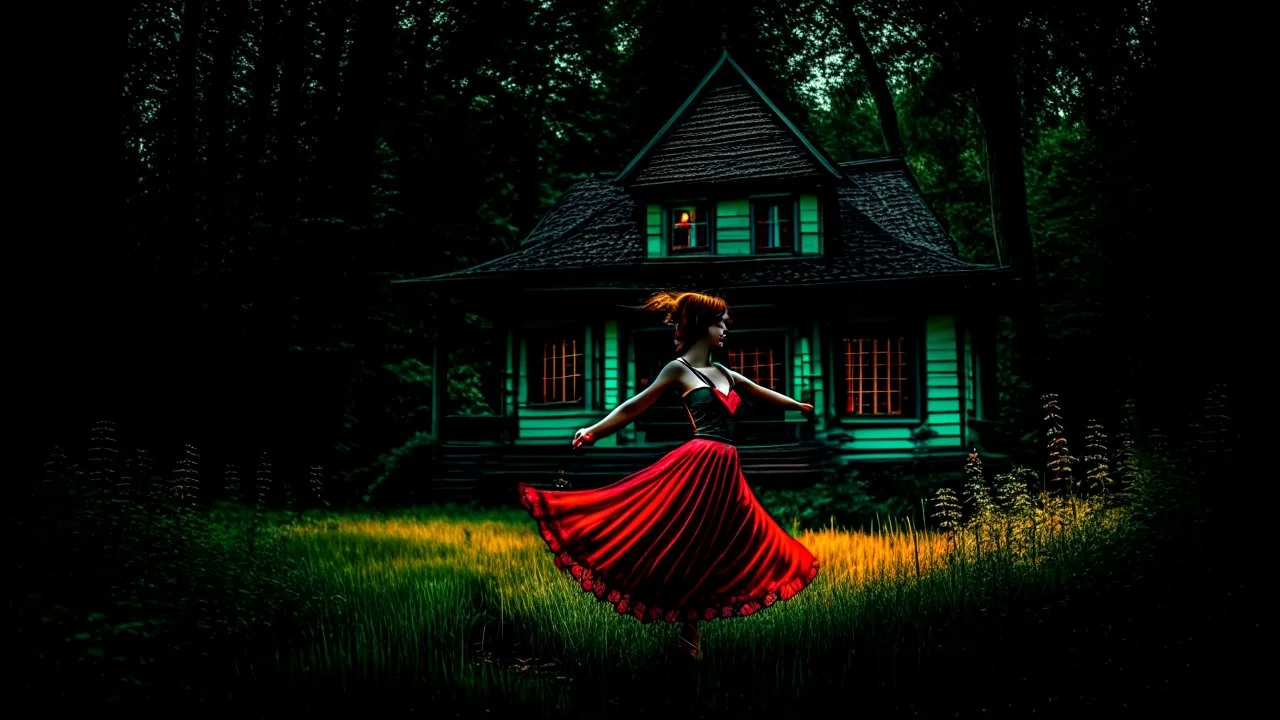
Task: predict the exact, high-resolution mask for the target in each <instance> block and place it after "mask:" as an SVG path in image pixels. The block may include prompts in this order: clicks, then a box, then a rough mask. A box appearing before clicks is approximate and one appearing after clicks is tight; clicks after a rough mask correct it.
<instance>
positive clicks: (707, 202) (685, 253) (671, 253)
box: [662, 197, 716, 258]
mask: <svg viewBox="0 0 1280 720" xmlns="http://www.w3.org/2000/svg"><path fill="white" fill-rule="evenodd" d="M690 207H691V208H696V209H697V210H698V211H701V212H703V217H704V218H706V219H705V223H706V225H705V227H706V231H707V245H706V247H700V248H697V249H692V250H677V249H675V247H674V246H673V245H672V242H674V240H675V232H674V230H675V227H674V225H673V222H674V221H673V219H672V218H674V216H675V215H674V213H675V212H676V211H677V210H680V209H683V208H690ZM662 246H663V249H664V250H665V251H666V254H667V257H671V258H683V257H704V256H707V255H715V252H716V201H715V200H714V199H713V198H705V197H704V198H689V199H686V200H679V201H668V202H666V203H663V205H662Z"/></svg>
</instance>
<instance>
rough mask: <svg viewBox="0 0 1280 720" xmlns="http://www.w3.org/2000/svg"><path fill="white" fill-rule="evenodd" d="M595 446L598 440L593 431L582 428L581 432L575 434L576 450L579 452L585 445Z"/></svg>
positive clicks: (574, 444) (574, 447)
mask: <svg viewBox="0 0 1280 720" xmlns="http://www.w3.org/2000/svg"><path fill="white" fill-rule="evenodd" d="M595 444H596V438H595V436H594V435H592V434H591V431H590V430H588V429H587V428H581V429H580V430H578V432H576V433H574V434H573V449H574V450H577V449H578V448H580V447H582V446H583V445H595Z"/></svg>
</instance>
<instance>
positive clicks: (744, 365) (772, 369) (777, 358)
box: [729, 346, 783, 392]
mask: <svg viewBox="0 0 1280 720" xmlns="http://www.w3.org/2000/svg"><path fill="white" fill-rule="evenodd" d="M729 367H730V368H732V369H733V370H735V371H737V372H739V373H742V374H743V375H745V376H746V377H747V379H748V380H750V381H751V382H753V383H755V384H757V385H760V386H761V387H767V388H769V389H770V390H774V391H777V392H782V385H783V382H782V381H783V377H782V350H781V349H775V348H773V347H767V346H763V347H762V346H754V347H746V348H737V349H733V350H730V351H729Z"/></svg>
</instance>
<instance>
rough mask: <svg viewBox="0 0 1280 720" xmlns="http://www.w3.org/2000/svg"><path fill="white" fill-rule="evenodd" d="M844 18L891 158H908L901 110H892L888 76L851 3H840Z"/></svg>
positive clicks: (846, 30)
mask: <svg viewBox="0 0 1280 720" xmlns="http://www.w3.org/2000/svg"><path fill="white" fill-rule="evenodd" d="M839 6H840V8H841V19H842V21H843V22H844V26H845V32H846V33H847V34H848V36H849V40H850V41H851V42H852V43H853V49H854V50H855V51H857V53H858V62H860V63H861V64H862V72H863V74H864V75H866V78H867V86H868V87H870V89H871V97H872V98H873V99H874V100H875V103H876V113H877V114H878V115H879V117H880V134H881V135H883V136H884V146H885V149H886V150H888V151H889V154H890V155H906V154H907V149H906V143H905V142H903V140H902V128H901V127H900V126H899V125H898V111H897V110H895V109H894V107H893V93H892V92H890V91H889V77H888V75H886V74H885V72H884V68H882V67H880V63H878V62H876V58H875V56H874V55H872V54H871V46H870V45H868V44H867V38H866V35H864V34H863V32H862V24H861V23H859V22H858V17H857V15H855V14H854V9H853V4H852V3H839Z"/></svg>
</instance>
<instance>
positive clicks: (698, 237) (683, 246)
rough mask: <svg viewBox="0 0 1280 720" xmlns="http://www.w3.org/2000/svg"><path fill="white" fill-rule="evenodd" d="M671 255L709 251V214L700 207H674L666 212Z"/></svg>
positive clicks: (704, 208)
mask: <svg viewBox="0 0 1280 720" xmlns="http://www.w3.org/2000/svg"><path fill="white" fill-rule="evenodd" d="M668 213H669V214H668V217H669V218H670V225H669V226H668V237H669V238H670V244H669V247H670V248H671V254H673V255H676V254H683V253H695V252H708V251H710V250H711V225H710V222H709V221H710V219H711V213H710V211H709V210H708V209H707V208H706V207H705V206H702V205H676V206H674V207H672V208H671V209H670V210H669V211H668Z"/></svg>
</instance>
